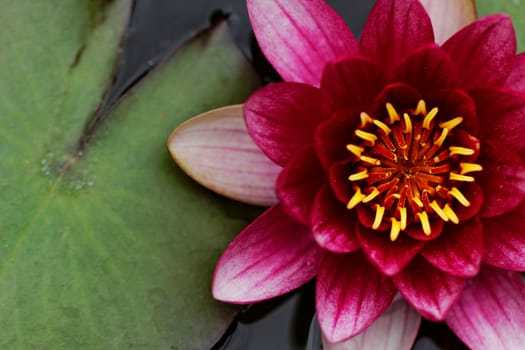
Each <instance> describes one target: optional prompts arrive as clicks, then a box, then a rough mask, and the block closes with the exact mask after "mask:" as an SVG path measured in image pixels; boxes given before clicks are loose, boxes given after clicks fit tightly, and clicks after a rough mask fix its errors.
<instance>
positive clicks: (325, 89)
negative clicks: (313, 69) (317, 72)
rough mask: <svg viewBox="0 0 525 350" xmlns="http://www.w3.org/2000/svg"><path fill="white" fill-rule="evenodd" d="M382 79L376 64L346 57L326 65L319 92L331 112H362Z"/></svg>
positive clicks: (381, 71) (379, 86)
mask: <svg viewBox="0 0 525 350" xmlns="http://www.w3.org/2000/svg"><path fill="white" fill-rule="evenodd" d="M386 82H387V81H386V77H385V75H384V73H383V70H382V69H381V67H380V66H379V65H378V64H377V63H375V62H373V61H370V60H369V59H366V58H362V57H348V58H345V59H342V60H339V61H337V62H335V63H330V64H328V65H327V66H326V69H325V71H324V74H323V79H322V80H321V93H322V95H323V101H324V103H325V104H326V105H327V106H328V108H330V110H332V111H335V110H339V109H344V108H352V109H357V110H359V111H360V112H362V111H364V110H365V108H366V107H368V105H369V104H370V103H371V102H372V101H373V100H374V97H375V96H376V95H377V94H378V93H379V91H381V89H382V88H383V86H384V85H385V84H386Z"/></svg>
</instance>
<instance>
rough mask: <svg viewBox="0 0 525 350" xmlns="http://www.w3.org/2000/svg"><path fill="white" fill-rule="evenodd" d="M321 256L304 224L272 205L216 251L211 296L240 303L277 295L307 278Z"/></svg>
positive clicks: (315, 270)
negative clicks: (219, 256) (223, 250)
mask: <svg viewBox="0 0 525 350" xmlns="http://www.w3.org/2000/svg"><path fill="white" fill-rule="evenodd" d="M321 258H322V254H321V250H320V249H319V248H318V246H317V244H316V243H315V242H314V240H313V239H312V236H311V234H310V232H309V230H308V228H307V227H306V226H303V225H300V224H298V223H297V222H295V221H293V220H292V219H290V218H289V217H288V216H287V215H286V214H284V212H283V211H282V209H281V207H280V206H274V207H272V208H270V209H268V210H267V211H266V212H264V213H263V214H262V215H261V216H260V217H259V218H257V219H256V220H255V221H254V222H252V223H251V224H250V225H249V226H248V227H246V228H245V229H244V230H243V231H242V232H241V233H240V234H239V235H238V236H237V237H236V238H235V239H234V240H233V241H232V242H231V243H230V245H229V246H228V248H227V249H226V251H225V252H224V253H223V254H222V256H221V258H220V260H219V262H218V263H217V266H216V268H215V276H214V279H213V296H214V298H216V299H218V300H222V301H227V302H231V303H239V304H245V303H253V302H257V301H261V300H266V299H270V298H273V297H276V296H278V295H282V294H284V293H287V292H289V291H291V290H293V289H295V288H297V287H299V286H301V285H302V284H304V283H306V282H307V281H308V280H310V279H312V278H313V277H314V276H315V275H316V273H317V270H318V268H319V262H320V260H321Z"/></svg>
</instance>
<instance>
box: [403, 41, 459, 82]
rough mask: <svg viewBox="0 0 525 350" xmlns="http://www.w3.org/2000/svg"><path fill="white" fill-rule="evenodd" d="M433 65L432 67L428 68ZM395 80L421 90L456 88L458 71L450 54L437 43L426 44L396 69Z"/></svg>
mask: <svg viewBox="0 0 525 350" xmlns="http://www.w3.org/2000/svg"><path fill="white" fill-rule="evenodd" d="M428 67H432V69H428ZM394 76H395V78H394V79H395V80H396V81H400V82H404V83H407V84H409V85H411V86H413V87H415V88H417V89H418V90H419V91H429V90H438V89H445V88H454V87H457V86H458V85H459V77H458V72H457V71H456V67H455V66H454V63H453V62H452V59H451V58H450V56H449V54H448V53H447V52H445V51H444V50H442V49H441V48H440V47H439V46H437V45H435V44H431V45H426V46H423V47H421V48H419V49H417V50H416V51H415V52H413V53H412V54H411V55H410V56H408V57H407V58H406V59H405V60H404V61H403V62H402V63H401V64H400V65H399V66H398V67H397V68H396V70H395V73H394Z"/></svg>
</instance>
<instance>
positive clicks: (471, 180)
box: [449, 172, 475, 182]
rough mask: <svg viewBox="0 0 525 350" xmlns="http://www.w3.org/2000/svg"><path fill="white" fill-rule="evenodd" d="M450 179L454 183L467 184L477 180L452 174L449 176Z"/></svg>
mask: <svg viewBox="0 0 525 350" xmlns="http://www.w3.org/2000/svg"><path fill="white" fill-rule="evenodd" d="M449 179H450V180H453V181H465V182H474V181H475V179H474V178H473V177H472V176H468V175H461V174H456V173H453V172H451V173H450V175H449Z"/></svg>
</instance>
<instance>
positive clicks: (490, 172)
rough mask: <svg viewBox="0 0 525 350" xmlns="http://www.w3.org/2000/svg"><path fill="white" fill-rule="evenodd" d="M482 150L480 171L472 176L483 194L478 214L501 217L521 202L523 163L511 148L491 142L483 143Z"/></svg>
mask: <svg viewBox="0 0 525 350" xmlns="http://www.w3.org/2000/svg"><path fill="white" fill-rule="evenodd" d="M482 150H483V153H482V154H481V157H480V160H479V162H480V163H481V164H482V165H483V171H482V172H480V173H479V174H478V175H477V176H476V178H477V182H478V183H479V184H480V186H481V188H483V191H484V193H485V199H484V201H483V206H482V207H481V212H480V214H481V216H482V217H492V216H497V215H501V214H505V213H506V212H509V211H511V210H512V209H514V208H516V207H517V206H518V205H519V204H520V203H521V202H522V201H523V200H524V199H525V162H524V161H523V160H522V158H521V157H520V156H519V155H518V154H517V153H515V152H514V151H513V149H512V148H508V147H505V146H502V145H497V144H495V143H494V142H485V143H484V144H483V148H482Z"/></svg>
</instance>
